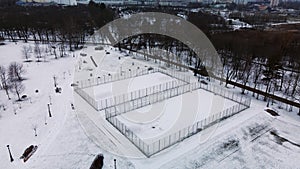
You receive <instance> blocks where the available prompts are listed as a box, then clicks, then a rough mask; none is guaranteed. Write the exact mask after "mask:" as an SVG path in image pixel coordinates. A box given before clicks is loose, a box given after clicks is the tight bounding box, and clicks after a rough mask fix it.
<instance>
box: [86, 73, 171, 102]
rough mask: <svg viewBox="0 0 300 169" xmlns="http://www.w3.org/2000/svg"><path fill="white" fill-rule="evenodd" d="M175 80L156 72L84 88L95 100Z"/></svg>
mask: <svg viewBox="0 0 300 169" xmlns="http://www.w3.org/2000/svg"><path fill="white" fill-rule="evenodd" d="M173 80H176V79H174V78H172V77H170V76H168V75H165V74H162V73H160V72H156V73H151V74H148V75H143V76H139V77H134V78H129V79H124V80H120V81H116V82H113V83H106V84H102V85H98V86H94V87H92V88H93V89H89V88H87V89H84V90H85V91H86V92H87V93H89V94H90V95H92V96H93V97H94V98H95V100H103V99H105V98H110V97H112V96H118V95H121V94H125V93H130V92H132V91H136V90H140V89H144V88H148V87H151V86H155V85H158V84H161V83H166V82H171V81H173ZM91 92H92V93H91Z"/></svg>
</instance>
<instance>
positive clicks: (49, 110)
mask: <svg viewBox="0 0 300 169" xmlns="http://www.w3.org/2000/svg"><path fill="white" fill-rule="evenodd" d="M47 105H48V112H49V117H52V115H51V110H50V104H47Z"/></svg>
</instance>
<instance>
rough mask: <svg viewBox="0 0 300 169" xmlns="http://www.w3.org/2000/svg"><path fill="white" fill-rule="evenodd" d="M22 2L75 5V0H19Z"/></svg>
mask: <svg viewBox="0 0 300 169" xmlns="http://www.w3.org/2000/svg"><path fill="white" fill-rule="evenodd" d="M21 1H22V2H24V3H41V4H50V3H55V4H60V5H72V6H73V5H77V1H76V0H21Z"/></svg>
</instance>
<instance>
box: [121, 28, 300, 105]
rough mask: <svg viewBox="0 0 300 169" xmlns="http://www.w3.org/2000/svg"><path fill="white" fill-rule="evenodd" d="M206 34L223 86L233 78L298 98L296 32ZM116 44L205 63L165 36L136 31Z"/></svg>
mask: <svg viewBox="0 0 300 169" xmlns="http://www.w3.org/2000/svg"><path fill="white" fill-rule="evenodd" d="M209 38H210V40H211V41H212V43H213V44H214V46H215V48H216V50H217V52H218V53H219V55H220V56H221V61H222V63H223V66H224V67H223V75H224V79H225V85H226V86H227V85H228V83H229V82H236V83H239V84H242V85H244V86H250V87H252V88H254V89H257V90H262V91H264V92H266V93H269V94H277V95H280V96H282V97H284V98H287V99H292V100H298V101H299V102H300V33H299V32H289V31H272V32H271V31H258V30H241V31H230V32H223V33H217V34H210V35H209ZM117 46H119V48H120V49H121V48H127V49H128V50H133V51H137V50H142V49H147V50H146V51H148V53H150V54H153V52H151V51H153V50H154V48H159V49H163V50H164V51H166V53H165V54H162V57H163V59H165V60H168V61H172V62H177V63H180V64H183V63H184V64H186V65H188V66H190V67H193V68H195V69H203V68H204V67H205V64H206V63H204V62H202V61H201V59H200V58H199V57H197V56H196V54H195V53H194V52H193V51H192V50H191V49H189V48H188V47H187V46H186V45H185V44H183V43H181V42H179V41H177V40H175V39H173V38H170V37H167V36H162V35H156V34H143V35H137V36H133V37H130V38H128V39H125V40H123V41H122V42H121V43H120V44H118V45H117ZM168 53H175V55H176V58H170V57H168V56H170V54H168ZM207 57H209V56H207ZM203 72H205V71H203ZM244 92H245V89H242V93H244ZM253 96H255V93H253ZM256 97H257V98H258V97H259V95H258V94H256ZM264 99H267V98H266V97H264Z"/></svg>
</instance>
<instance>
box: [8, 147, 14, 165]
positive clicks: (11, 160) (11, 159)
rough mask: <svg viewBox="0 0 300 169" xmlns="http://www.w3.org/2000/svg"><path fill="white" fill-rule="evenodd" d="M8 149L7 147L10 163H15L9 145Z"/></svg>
mask: <svg viewBox="0 0 300 169" xmlns="http://www.w3.org/2000/svg"><path fill="white" fill-rule="evenodd" d="M6 147H7V149H8V153H9V157H10V162H13V161H14V158H13V157H12V155H11V152H10V148H9V145H7V146H6Z"/></svg>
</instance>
